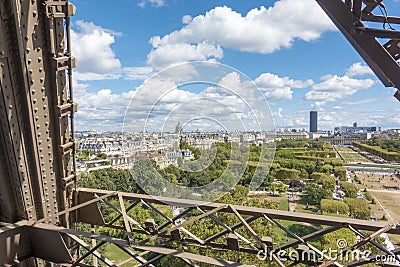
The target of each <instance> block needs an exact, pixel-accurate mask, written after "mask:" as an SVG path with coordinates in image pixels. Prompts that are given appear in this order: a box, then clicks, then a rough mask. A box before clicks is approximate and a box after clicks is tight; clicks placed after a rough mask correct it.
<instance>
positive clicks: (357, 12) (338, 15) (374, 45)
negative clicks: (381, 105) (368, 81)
mask: <svg viewBox="0 0 400 267" xmlns="http://www.w3.org/2000/svg"><path fill="white" fill-rule="evenodd" d="M316 1H317V3H318V4H319V5H320V6H321V8H322V9H323V10H324V11H325V13H326V14H327V15H328V16H329V18H330V19H331V20H332V21H333V23H334V24H335V25H336V27H337V28H338V29H339V30H340V31H341V32H342V34H343V35H344V36H345V37H346V38H347V40H348V41H349V42H350V44H351V45H352V46H353V47H354V48H355V49H356V50H357V52H358V53H359V54H360V56H361V57H362V58H363V59H364V60H365V62H366V63H367V64H368V65H369V66H370V68H371V69H372V71H373V72H374V73H375V74H376V75H377V76H378V78H379V79H380V80H381V81H382V83H383V84H384V85H385V86H386V87H395V88H397V89H399V88H400V75H399V73H400V65H399V53H400V46H399V45H400V32H399V31H397V30H387V29H376V28H368V27H366V26H365V25H364V24H363V21H372V22H382V23H383V22H385V21H387V22H389V23H392V24H400V18H398V17H387V18H385V17H383V16H377V15H374V14H373V13H372V11H373V10H374V9H376V8H377V7H379V6H381V8H383V7H384V6H383V3H382V2H383V1H382V0H346V1H344V2H343V1H342V0H316ZM363 4H364V8H363ZM377 38H384V39H389V40H388V41H387V42H386V43H385V44H383V45H382V44H381V43H380V42H378V40H377ZM395 97H396V98H397V99H398V100H400V92H399V91H397V92H396V94H395Z"/></svg>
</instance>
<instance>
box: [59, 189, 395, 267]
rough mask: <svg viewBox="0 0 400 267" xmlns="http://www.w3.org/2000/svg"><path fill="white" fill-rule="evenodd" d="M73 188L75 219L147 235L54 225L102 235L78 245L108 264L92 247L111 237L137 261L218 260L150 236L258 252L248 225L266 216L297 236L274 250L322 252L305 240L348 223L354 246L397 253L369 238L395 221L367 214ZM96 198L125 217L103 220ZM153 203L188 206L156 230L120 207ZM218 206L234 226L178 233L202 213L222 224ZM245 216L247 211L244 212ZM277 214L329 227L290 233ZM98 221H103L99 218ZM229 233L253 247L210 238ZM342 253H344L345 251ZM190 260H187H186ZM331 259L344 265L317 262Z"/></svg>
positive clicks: (144, 263)
mask: <svg viewBox="0 0 400 267" xmlns="http://www.w3.org/2000/svg"><path fill="white" fill-rule="evenodd" d="M76 194H77V199H78V203H76V204H77V205H76V206H75V207H72V208H70V209H69V210H68V211H67V212H69V213H71V214H73V213H75V211H76V210H78V213H77V214H78V218H76V221H77V222H81V223H86V224H90V225H100V226H103V227H111V228H116V229H120V230H124V231H126V232H127V233H133V232H136V233H142V234H146V235H148V237H147V238H145V239H143V240H140V241H136V242H135V241H134V240H132V238H128V240H121V239H117V238H112V237H106V236H101V235H95V234H88V233H82V232H79V231H75V230H69V229H62V228H54V229H55V231H59V232H60V233H64V234H69V236H70V237H72V236H74V240H75V241H77V239H76V238H78V236H79V237H86V238H91V239H95V240H97V241H100V243H99V244H98V245H97V246H96V247H94V248H93V247H90V246H88V245H87V244H81V245H82V247H84V248H86V250H87V251H88V253H86V254H85V255H84V256H85V257H88V256H89V255H94V256H95V257H97V258H98V259H99V260H101V261H103V262H105V263H106V264H107V263H108V264H109V266H113V265H112V264H111V263H110V262H109V261H108V260H107V259H105V258H102V257H101V255H98V254H93V253H94V252H95V251H96V248H98V247H99V246H102V245H103V244H104V242H110V243H114V244H116V245H117V246H118V247H119V248H120V249H121V250H122V251H124V252H125V253H128V254H129V253H130V255H131V257H132V258H131V260H133V259H135V260H136V261H138V262H139V263H140V264H141V265H139V266H147V265H150V264H151V263H153V262H154V261H156V260H159V259H160V258H162V257H164V256H166V255H172V256H176V255H179V256H178V257H179V258H183V259H186V260H191V261H199V262H205V263H213V264H217V263H216V261H215V259H212V258H209V257H204V256H199V255H194V254H191V253H187V252H179V251H176V250H173V249H167V248H165V247H153V246H148V245H147V244H148V243H149V242H151V241H154V240H164V242H167V243H168V242H169V241H173V240H175V241H176V240H180V242H182V243H183V244H186V245H187V246H189V245H193V246H200V247H208V248H213V249H222V250H238V249H239V250H240V251H242V252H246V253H250V254H253V255H257V253H259V251H260V250H263V249H265V248H266V247H267V246H269V245H268V244H267V243H265V241H264V239H263V238H262V237H260V236H258V235H257V234H256V233H255V232H254V231H253V230H252V229H251V222H252V221H254V220H257V219H260V218H265V219H266V221H267V222H269V223H271V224H273V225H275V226H278V227H279V228H281V229H282V230H283V231H285V232H286V233H287V234H289V235H291V236H292V237H293V238H294V239H295V241H290V242H288V243H287V244H284V245H281V246H279V247H275V248H274V250H273V251H279V250H280V249H287V248H289V247H291V248H293V247H294V246H295V245H297V244H304V245H305V246H306V247H307V248H308V249H310V250H313V251H315V252H316V253H317V254H318V255H322V252H321V251H319V250H318V249H316V248H315V247H313V246H312V245H311V244H310V243H309V242H308V241H309V240H311V239H314V238H317V237H319V236H322V235H325V234H327V233H330V232H332V231H336V230H338V229H341V228H349V229H351V230H353V231H354V232H355V233H356V234H358V235H360V236H361V237H362V240H361V241H360V242H358V243H357V244H356V245H355V246H353V248H358V247H360V246H362V245H364V244H366V243H368V242H370V243H371V244H372V245H374V246H376V247H377V248H378V249H380V250H382V251H383V252H384V255H395V254H396V255H397V253H398V252H397V251H396V252H395V253H393V252H388V251H387V250H386V249H385V248H382V247H381V246H380V245H379V244H378V243H376V242H374V241H373V239H374V238H376V237H377V236H378V235H379V234H380V233H384V232H387V233H392V234H400V227H399V225H396V224H386V223H382V222H371V221H365V220H356V219H349V218H340V217H338V218H336V217H330V216H323V215H310V214H303V213H297V212H296V213H293V212H286V211H280V210H269V209H263V208H255V207H242V206H236V205H228V204H222V203H207V202H201V201H194V200H182V199H173V198H163V197H157V198H155V197H153V196H148V195H140V194H134V193H122V192H111V191H106V190H97V189H87V188H78V189H77V191H76ZM111 199H114V200H116V202H117V203H118V204H119V206H114V205H113V204H111V202H110V201H109V200H111ZM100 202H104V203H106V204H107V205H108V206H110V207H111V208H112V209H114V210H116V211H118V212H119V215H118V216H117V218H123V221H124V222H125V223H123V225H122V226H117V225H115V224H114V223H115V222H116V221H117V220H115V219H113V220H111V223H105V222H104V221H102V216H101V211H100V210H99V209H98V206H97V204H98V203H100ZM127 203H130V205H129V206H128V208H126V204H127ZM154 204H157V205H173V206H181V207H187V208H186V210H185V211H184V212H183V213H182V214H183V215H182V214H180V215H178V216H176V217H175V218H169V220H168V219H167V223H164V224H162V225H160V226H155V228H154V229H155V230H153V231H151V232H150V231H148V230H147V229H146V223H147V222H137V221H135V220H134V219H132V218H130V217H129V215H128V214H127V213H126V212H125V211H124V209H125V210H129V209H131V208H132V207H135V206H138V205H142V206H143V207H144V208H151V209H153V210H155V211H158V213H162V212H161V211H159V210H157V209H156V208H155V207H154ZM194 209H197V210H199V211H200V212H201V214H200V215H197V216H194V217H187V218H186V220H185V221H184V222H181V223H177V220H178V219H179V218H182V216H186V215H188V214H189V212H190V211H192V210H194ZM94 210H97V212H93V211H94ZM87 212H90V215H91V216H90V217H87V216H85V214H86V213H87ZM217 212H219V213H230V214H234V215H235V216H236V217H237V218H238V219H239V221H240V222H239V223H236V224H235V225H233V226H228V225H224V228H225V230H222V231H221V232H220V233H217V234H215V235H213V236H212V237H209V238H207V239H206V240H201V239H200V238H198V237H196V236H195V235H194V234H193V233H191V235H190V234H188V236H189V237H186V238H183V237H182V235H181V234H180V233H179V232H181V233H182V234H183V233H188V231H187V230H186V229H185V227H186V226H187V225H189V224H191V223H193V222H195V221H198V220H200V219H202V218H206V217H208V218H210V219H212V220H213V221H214V222H216V224H220V225H221V224H223V223H222V222H219V221H218V219H216V218H215V217H214V216H213V215H214V214H215V213H217ZM96 214H97V215H96ZM82 215H83V217H82ZM99 216H100V217H99ZM244 216H248V217H247V218H245V217H244ZM99 218H100V219H99ZM277 220H289V221H298V222H308V223H312V224H316V225H326V226H328V227H327V228H322V229H321V230H318V231H315V232H314V233H311V234H309V235H306V236H304V237H301V236H298V235H296V234H294V233H292V232H291V231H290V230H289V229H287V228H285V227H283V226H282V224H281V223H280V222H279V221H277ZM101 221H102V222H101ZM98 222H101V223H100V224H98ZM135 226H136V227H135ZM240 227H242V228H244V229H246V230H247V231H248V232H249V233H250V234H251V235H252V236H253V241H252V240H247V239H246V238H244V237H243V236H241V235H239V234H238V233H237V231H235V230H236V229H238V228H240ZM361 230H368V231H372V232H373V234H372V235H370V236H365V234H363V233H362V232H361ZM189 233H190V232H189ZM229 233H230V234H233V235H235V236H236V237H237V239H239V240H242V241H243V242H245V243H249V244H250V245H251V246H250V247H252V248H248V247H241V246H239V247H238V248H236V249H235V248H232V247H230V246H229V245H228V244H222V243H218V242H214V240H215V239H216V238H218V237H222V236H224V235H228V234H229ZM128 236H129V235H128ZM130 236H131V235H130ZM228 238H229V237H228ZM165 240H166V241H165ZM131 248H133V249H135V250H140V251H143V253H153V254H158V255H157V256H154V257H153V258H152V259H149V260H147V261H146V260H145V259H144V258H142V257H141V256H140V255H138V254H136V253H134V252H133V251H132V250H129V249H131ZM343 253H345V251H344V252H343ZM96 255H97V256H96ZM272 256H273V258H274V260H275V262H277V263H278V265H279V266H285V265H284V264H283V263H282V262H281V261H280V260H279V259H278V258H277V257H276V255H275V253H272ZM324 256H325V255H324ZM83 258H84V257H81V258H80V260H82V259H83ZM221 261H222V260H221ZM367 263H368V262H367V261H364V262H361V263H354V262H353V263H351V266H357V265H363V264H367ZM74 264H75V265H76V266H79V264H78V263H77V262H75V263H74ZM188 264H189V265H190V263H188ZM237 264H238V263H232V262H224V263H223V265H219V266H240V265H237ZM217 265H218V264H217ZM331 265H336V266H342V265H341V264H339V263H338V262H336V261H334V260H333V259H330V258H327V257H326V261H325V262H324V263H322V264H321V266H331Z"/></svg>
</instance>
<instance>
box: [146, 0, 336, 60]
mask: <svg viewBox="0 0 400 267" xmlns="http://www.w3.org/2000/svg"><path fill="white" fill-rule="evenodd" d="M305 14H307V15H305ZM185 22H189V20H186V19H185ZM335 29H336V28H335V27H334V25H333V24H332V22H331V21H330V20H329V18H328V17H327V16H326V14H325V13H324V12H323V11H322V10H321V8H320V7H319V6H318V4H317V3H316V2H315V1H314V0H281V1H277V2H275V4H274V5H273V6H271V7H268V8H266V7H263V6H262V7H260V8H255V9H252V10H250V11H249V12H248V13H247V14H246V15H245V16H243V15H242V14H240V13H238V12H236V11H234V10H232V9H231V8H229V7H227V6H222V7H215V8H214V9H212V10H210V11H208V12H207V13H206V14H205V15H199V16H197V17H194V18H193V19H192V20H191V21H190V22H189V23H188V25H187V26H185V27H184V28H182V29H180V30H177V31H174V32H172V33H170V34H168V35H165V36H163V37H160V36H154V37H153V38H152V39H151V41H150V42H151V44H152V45H153V48H154V49H160V48H162V47H164V46H168V45H172V44H182V43H187V44H196V43H202V42H204V41H206V42H208V43H217V44H219V45H221V46H222V47H226V48H230V49H235V50H239V51H246V52H256V53H262V54H267V53H272V52H274V51H277V50H280V49H282V48H287V47H291V46H292V44H293V42H294V41H295V40H296V39H300V40H304V41H313V40H316V39H318V38H319V37H320V36H321V34H322V33H323V32H325V31H327V30H335Z"/></svg>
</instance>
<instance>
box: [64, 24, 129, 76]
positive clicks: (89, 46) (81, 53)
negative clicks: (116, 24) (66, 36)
mask: <svg viewBox="0 0 400 267" xmlns="http://www.w3.org/2000/svg"><path fill="white" fill-rule="evenodd" d="M74 26H75V27H74V28H75V30H71V39H72V42H73V43H74V45H73V46H72V54H73V56H75V57H76V58H77V59H78V64H77V68H76V72H77V73H79V74H77V76H79V75H80V77H81V78H83V76H84V75H88V76H95V75H99V74H100V75H103V74H110V73H113V72H114V71H115V70H118V69H120V68H121V62H120V61H119V59H117V58H116V56H115V53H114V51H113V50H112V48H111V45H112V44H114V43H115V33H113V32H111V31H108V30H106V29H103V28H102V27H100V26H97V25H95V24H94V23H92V22H84V21H81V20H79V21H77V22H75V25H74Z"/></svg>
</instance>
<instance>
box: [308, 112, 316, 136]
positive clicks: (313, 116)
mask: <svg viewBox="0 0 400 267" xmlns="http://www.w3.org/2000/svg"><path fill="white" fill-rule="evenodd" d="M317 119H318V113H317V111H310V132H311V133H315V132H317V131H318V126H317Z"/></svg>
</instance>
